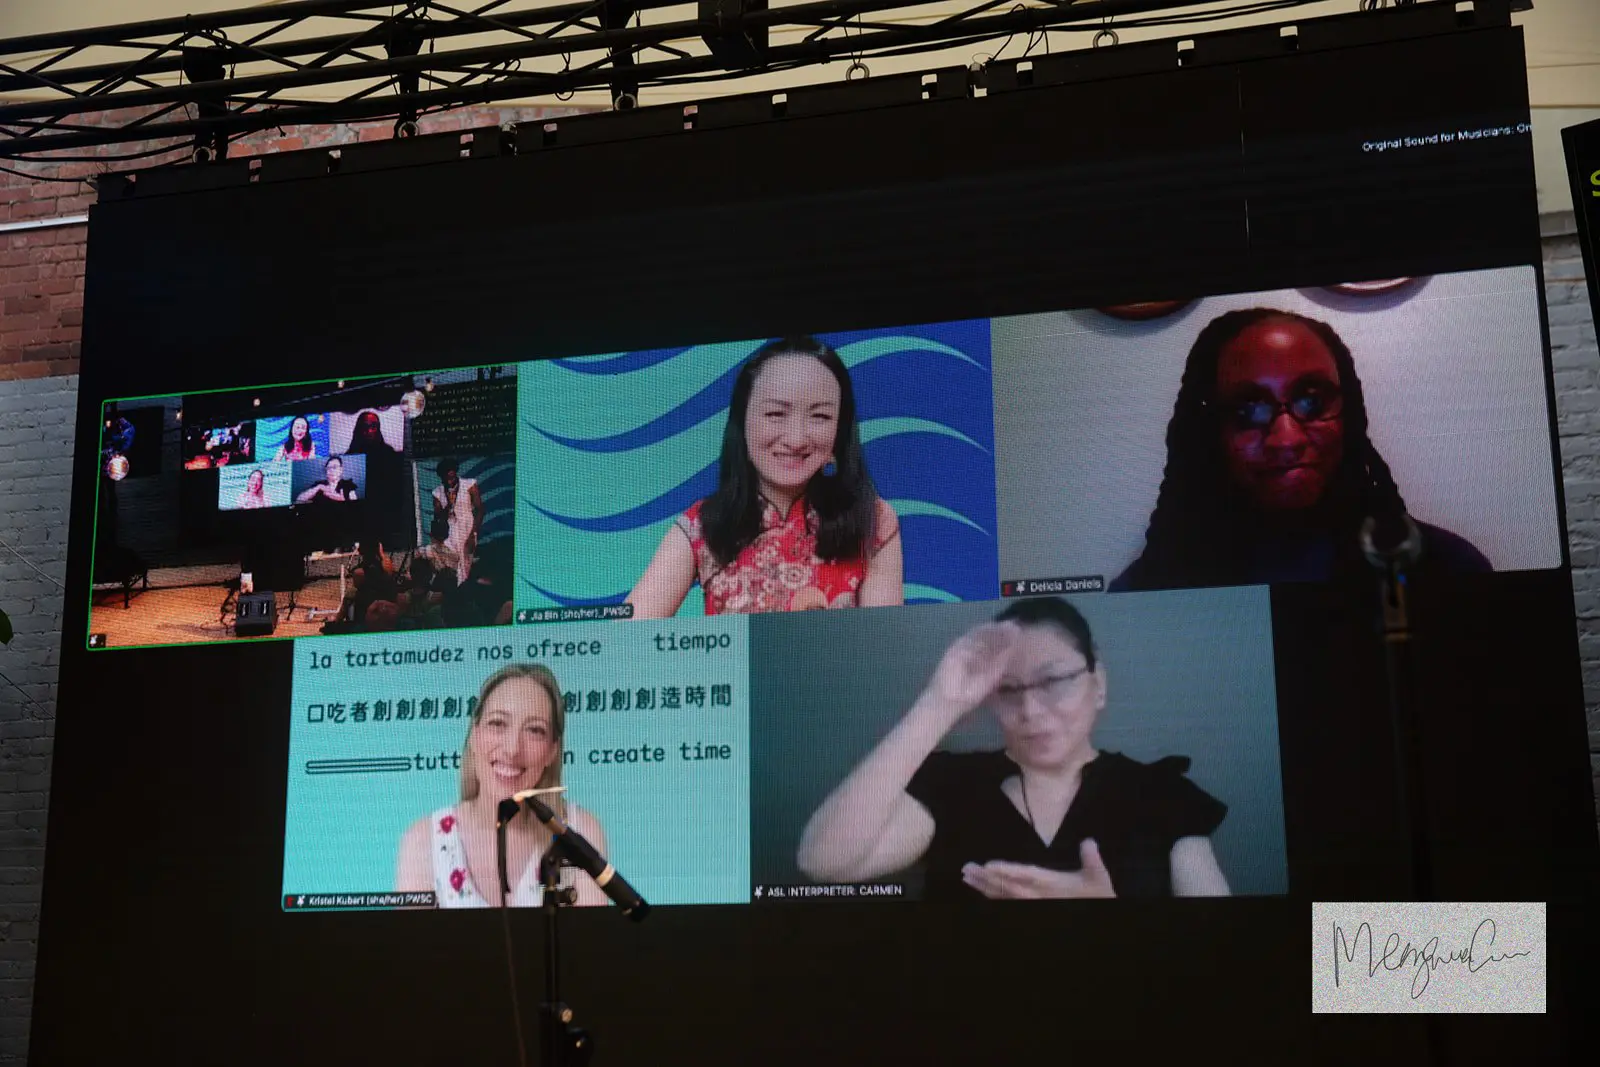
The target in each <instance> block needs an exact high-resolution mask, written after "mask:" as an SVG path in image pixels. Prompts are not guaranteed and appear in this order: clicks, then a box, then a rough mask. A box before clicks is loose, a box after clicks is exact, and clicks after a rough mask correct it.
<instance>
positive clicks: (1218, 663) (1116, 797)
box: [283, 587, 1287, 911]
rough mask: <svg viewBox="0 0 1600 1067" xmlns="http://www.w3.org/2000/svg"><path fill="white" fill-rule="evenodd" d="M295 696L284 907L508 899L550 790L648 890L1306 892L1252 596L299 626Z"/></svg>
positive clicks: (743, 895) (532, 891)
mask: <svg viewBox="0 0 1600 1067" xmlns="http://www.w3.org/2000/svg"><path fill="white" fill-rule="evenodd" d="M824 665H826V668H825V669H824ZM800 707H803V708H806V709H810V710H809V712H808V713H807V714H805V715H797V714H795V709H796V708H800ZM291 710H292V717H291V723H292V725H291V727H290V765H289V782H288V798H289V799H288V817H287V834H286V840H285V843H284V881H283V906H284V907H285V909H286V910H291V911H296V910H314V909H326V908H405V907H428V906H436V907H444V908H460V907H483V906H487V905H489V904H491V903H498V902H499V899H500V898H499V895H498V889H497V883H496V879H497V877H498V876H497V873H496V860H497V852H496V846H495V837H494V827H495V811H496V806H497V804H498V801H499V800H500V799H501V798H502V797H504V796H506V795H509V794H510V793H512V792H516V791H519V790H523V789H538V788H544V789H552V788H556V787H565V788H566V790H567V794H566V795H567V796H570V798H571V799H570V801H569V802H568V803H567V818H568V820H569V821H570V822H571V823H572V824H573V825H574V826H577V827H579V828H580V831H581V832H583V833H584V834H585V836H586V837H589V838H590V839H591V840H595V841H600V842H604V845H603V848H604V849H605V852H606V855H607V856H608V857H609V858H610V859H611V861H612V862H613V863H614V864H615V865H616V866H617V868H618V869H619V870H624V871H626V872H627V877H628V879H629V881H630V882H631V884H633V885H634V886H635V887H636V888H637V889H638V890H639V892H640V893H641V894H643V895H644V896H645V897H646V899H648V900H650V901H651V902H652V903H660V904H729V903H743V902H747V901H751V902H756V903H764V902H768V901H772V902H782V901H788V900H804V899H818V898H838V899H847V898H858V897H873V898H879V897H881V898H896V899H922V898H928V899H943V898H948V897H951V896H961V895H975V894H982V895H985V896H990V897H993V898H997V899H1008V898H1011V897H1067V896H1084V895H1111V889H1110V887H1111V886H1113V885H1114V886H1115V894H1116V895H1118V896H1123V897H1135V898H1139V897H1160V896H1170V895H1222V894H1228V893H1235V894H1247V895H1263V894H1277V893H1282V892H1285V891H1286V887H1287V874H1286V871H1287V868H1286V861H1285V855H1284V824H1283V801H1282V788H1281V776H1280V770H1279V762H1278V751H1279V745H1278V735H1277V710H1276V697H1275V690H1274V672H1273V640H1272V626H1271V613H1270V609H1269V604H1268V591H1267V590H1266V589H1264V588H1260V587H1254V588H1237V589H1218V590H1197V591H1190V592H1172V593H1153V594H1145V595H1140V596H1130V597H1091V598H1054V597H1047V598H1029V599H1025V600H1018V601H1010V602H1000V601H989V602H970V603H961V604H941V605H919V606H908V607H904V608H898V609H885V610H873V611H860V612H847V613H844V614H842V615H840V614H833V613H817V612H796V613H784V614H777V613H773V614H765V615H755V616H752V617H750V618H748V619H746V618H743V617H741V616H737V615H729V616H724V617H720V618H704V617H703V618H696V619H681V620H657V621H648V622H638V623H630V624H610V623H568V624H556V625H550V626H537V627H527V626H522V627H510V628H504V629H493V630H479V631H470V632H467V631H463V632H450V633H445V634H394V635H386V636H378V635H369V636H364V637H359V638H351V639H348V640H339V641H334V640H314V641H304V642H300V643H298V644H297V645H296V646H295V666H294V700H293V707H292V709H291ZM1086 757H1092V758H1089V759H1088V761H1087V765H1086V768H1087V769H1086V770H1085V772H1084V785H1083V787H1082V790H1081V791H1080V796H1079V799H1077V800H1075V801H1073V800H1068V799H1067V798H1065V797H1063V795H1062V793H1061V792H1060V790H1059V789H1058V788H1056V787H1055V786H1054V785H1052V783H1051V779H1050V776H1049V775H1048V774H1046V773H1044V772H1043V771H1042V770H1041V769H1040V768H1044V767H1051V766H1059V765H1060V764H1061V763H1062V761H1064V760H1072V759H1077V760H1079V761H1080V762H1081V761H1083V760H1084V759H1085V758H1086ZM530 830H531V828H526V827H520V826H514V827H513V830H512V833H511V835H510V837H509V843H508V880H509V882H510V884H511V894H510V896H509V898H508V900H509V903H510V904H511V905H513V906H531V905H535V904H538V903H539V902H540V900H541V899H542V896H541V893H542V890H541V886H540V881H539V878H538V873H537V871H536V869H535V868H536V864H534V863H533V862H532V861H531V852H530V847H529V844H528V842H529V841H531V839H532V838H531V837H528V838H527V839H526V840H524V839H523V838H524V833H525V832H526V831H530ZM706 842H717V847H715V848H713V849H707V848H706V847H705V845H706ZM1073 870H1077V871H1079V872H1080V873H1078V874H1071V873H1065V872H1070V871H1073ZM573 877H574V879H575V883H574V888H576V889H577V890H578V892H579V897H578V902H579V903H580V904H603V903H605V896H604V894H603V893H601V892H600V891H599V890H598V888H597V887H596V886H594V885H592V884H591V883H589V882H588V881H587V876H583V875H574V876H573ZM1095 879H1098V880H1100V881H1094V880H1095ZM1086 880H1089V881H1086ZM1102 881H1103V882H1104V886H1103V887H1102V886H1101V882H1102ZM1068 883H1070V884H1068ZM1102 888H1103V890H1104V891H1102Z"/></svg>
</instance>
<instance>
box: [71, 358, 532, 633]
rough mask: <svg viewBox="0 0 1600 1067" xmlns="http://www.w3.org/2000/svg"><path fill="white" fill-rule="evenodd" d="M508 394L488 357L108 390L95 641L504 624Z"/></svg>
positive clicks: (512, 395) (511, 402) (510, 440)
mask: <svg viewBox="0 0 1600 1067" xmlns="http://www.w3.org/2000/svg"><path fill="white" fill-rule="evenodd" d="M515 402H516V368H515V367H514V366H486V367H473V368H467V369H465V370H451V371H440V372H436V373H432V374H410V375H399V376H395V377H389V378H375V379H365V380H361V381H337V382H321V383H307V384H301V385H293V386H271V387H266V386H264V387H262V388H261V389H259V390H249V391H240V390H234V391H229V392H209V393H194V394H190V395H187V396H183V397H165V398H157V399H147V400H138V401H120V402H117V403H114V404H107V405H106V413H107V417H106V429H105V431H104V438H105V445H104V452H105V462H104V463H103V464H102V471H101V479H100V487H99V501H98V507H99V519H98V522H97V525H96V544H95V588H94V594H93V598H92V603H91V609H90V640H89V647H90V648H96V649H99V648H127V647H134V646H143V645H156V644H175V643H188V642H194V641H215V640H227V639H234V638H236V637H242V636H249V637H259V636H283V637H295V636H304V635H309V634H317V633H327V634H334V633H362V632H367V631H369V630H392V629H425V628H428V629H438V628H443V627H446V626H487V625H494V624H495V623H496V622H503V621H508V620H509V618H510V614H511V608H510V603H511V599H512V592H511V590H512V568H513V553H512V544H513V541H514V537H515V523H514V521H513V514H512V507H511V500H512V497H513V489H512V486H513V481H514V479H513V474H512V471H513V468H514V463H515V451H516V449H515V437H514V430H513V427H514V423H515V418H516V410H515ZM195 426H199V427H200V429H194V427H195ZM163 441H165V442H166V444H165V445H164V444H163ZM164 448H165V449H167V450H169V451H170V455H169V456H167V458H165V459H163V458H162V456H163V449H164ZM145 476H148V477H145ZM241 595H251V596H254V597H257V598H262V597H266V598H267V599H266V600H265V601H262V600H258V601H257V602H256V603H255V605H254V607H253V609H252V611H251V612H250V615H249V617H250V619H251V621H252V622H254V623H255V625H252V626H251V627H248V628H245V629H241V628H240V627H239V626H238V618H239V615H238V605H239V600H238V598H239V597H240V596H241ZM269 595H270V596H269ZM262 603H265V604H266V607H265V608H262V607H261V606H260V605H261V604H262ZM263 616H265V620H266V625H262V624H261V622H260V621H258V620H260V619H261V618H262V617H263ZM502 616H503V618H502Z"/></svg>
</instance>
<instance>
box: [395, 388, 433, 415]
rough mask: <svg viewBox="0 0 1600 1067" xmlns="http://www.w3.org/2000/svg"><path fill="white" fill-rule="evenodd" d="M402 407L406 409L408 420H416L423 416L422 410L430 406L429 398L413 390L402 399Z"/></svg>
mask: <svg viewBox="0 0 1600 1067" xmlns="http://www.w3.org/2000/svg"><path fill="white" fill-rule="evenodd" d="M400 406H401V407H403V408H404V409H405V412H406V418H408V419H414V418H416V417H417V416H418V415H421V414H422V409H423V408H425V407H427V406H428V398H427V397H426V396H424V395H423V394H422V393H420V392H418V391H417V390H415V389H413V390H411V392H409V393H407V394H405V395H404V396H402V397H401V398H400Z"/></svg>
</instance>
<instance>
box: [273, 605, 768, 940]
mask: <svg viewBox="0 0 1600 1067" xmlns="http://www.w3.org/2000/svg"><path fill="white" fill-rule="evenodd" d="M746 627H747V622H746V620H744V619H684V620H675V621H662V622H655V623H641V624H639V625H637V626H623V627H610V626H597V625H594V624H590V623H577V624H571V625H555V626H548V627H539V628H537V629H530V628H528V627H503V628H493V629H485V630H474V631H448V632H444V633H436V634H388V635H366V636H361V637H353V638H350V639H348V640H337V641H336V640H318V641H304V642H299V643H297V644H296V646H295V649H294V656H295V667H294V704H293V707H292V708H291V709H290V710H291V723H292V725H291V728H290V738H289V768H288V773H289V787H288V814H287V820H286V826H287V831H286V839H285V842H284V880H283V894H284V896H283V905H284V908H285V909H286V910H305V909H315V908H349V907H368V908H387V907H418V906H432V907H441V908H464V907H487V906H496V905H498V904H499V903H500V902H501V901H500V889H499V881H498V873H497V870H496V851H495V835H494V823H495V810H496V807H497V806H498V804H499V802H500V801H501V800H502V799H505V798H506V797H509V796H511V795H512V794H513V793H516V792H518V791H520V790H524V789H535V788H546V789H549V788H554V787H557V786H560V787H564V788H565V790H566V791H565V793H564V794H559V795H558V796H559V797H563V798H564V801H565V806H566V818H567V820H568V822H569V823H570V824H571V825H572V826H573V827H574V828H575V829H576V830H578V832H579V833H581V834H583V836H584V837H586V838H587V839H589V841H590V842H591V843H593V844H594V845H595V846H596V847H597V848H598V849H600V850H601V852H602V854H604V855H605V856H607V857H608V858H609V859H610V860H611V862H612V863H613V865H614V866H615V867H616V868H617V869H618V870H619V871H621V872H622V873H623V876H624V877H625V878H626V879H627V880H628V881H629V882H630V883H631V884H632V885H633V886H634V887H635V888H636V889H637V890H638V891H639V893H640V894H641V895H642V896H643V897H644V898H645V900H647V901H648V902H649V903H651V904H652V905H659V904H728V903H742V902H744V901H746V900H748V899H749V895H750V894H749V890H750V853H749V844H750V797H749V766H750V762H749V706H750V704H749V702H750V689H749V685H750V683H749V677H748V670H747V662H748V638H747V631H746ZM547 840H548V838H547V835H546V832H545V831H544V830H543V828H542V827H541V826H539V825H538V824H537V823H534V822H532V821H531V820H529V818H528V816H527V815H526V814H523V815H519V816H518V817H517V819H516V820H515V822H514V823H513V824H512V825H511V827H510V830H509V833H508V852H507V856H508V861H507V870H508V878H509V880H510V882H511V895H510V904H511V905H512V906H514V907H531V906H535V905H537V904H539V903H540V901H541V899H542V890H541V888H540V885H539V878H538V859H539V856H540V855H541V854H542V850H543V848H544V846H545V844H546V842H547ZM568 884H571V885H572V886H573V888H575V889H576V890H577V892H578V903H579V904H604V903H605V902H606V899H605V895H604V894H603V893H602V892H601V891H600V890H599V888H598V887H597V886H595V885H594V883H593V882H592V881H591V880H590V879H589V877H588V875H586V874H581V873H576V872H574V873H572V875H571V878H570V880H569V883H568Z"/></svg>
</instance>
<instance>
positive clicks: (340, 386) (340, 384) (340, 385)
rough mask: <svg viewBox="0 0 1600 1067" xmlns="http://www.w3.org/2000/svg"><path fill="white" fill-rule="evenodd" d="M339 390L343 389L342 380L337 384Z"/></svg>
mask: <svg viewBox="0 0 1600 1067" xmlns="http://www.w3.org/2000/svg"><path fill="white" fill-rule="evenodd" d="M339 388H340V389H343V388H344V382H343V380H341V381H340V382H339Z"/></svg>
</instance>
